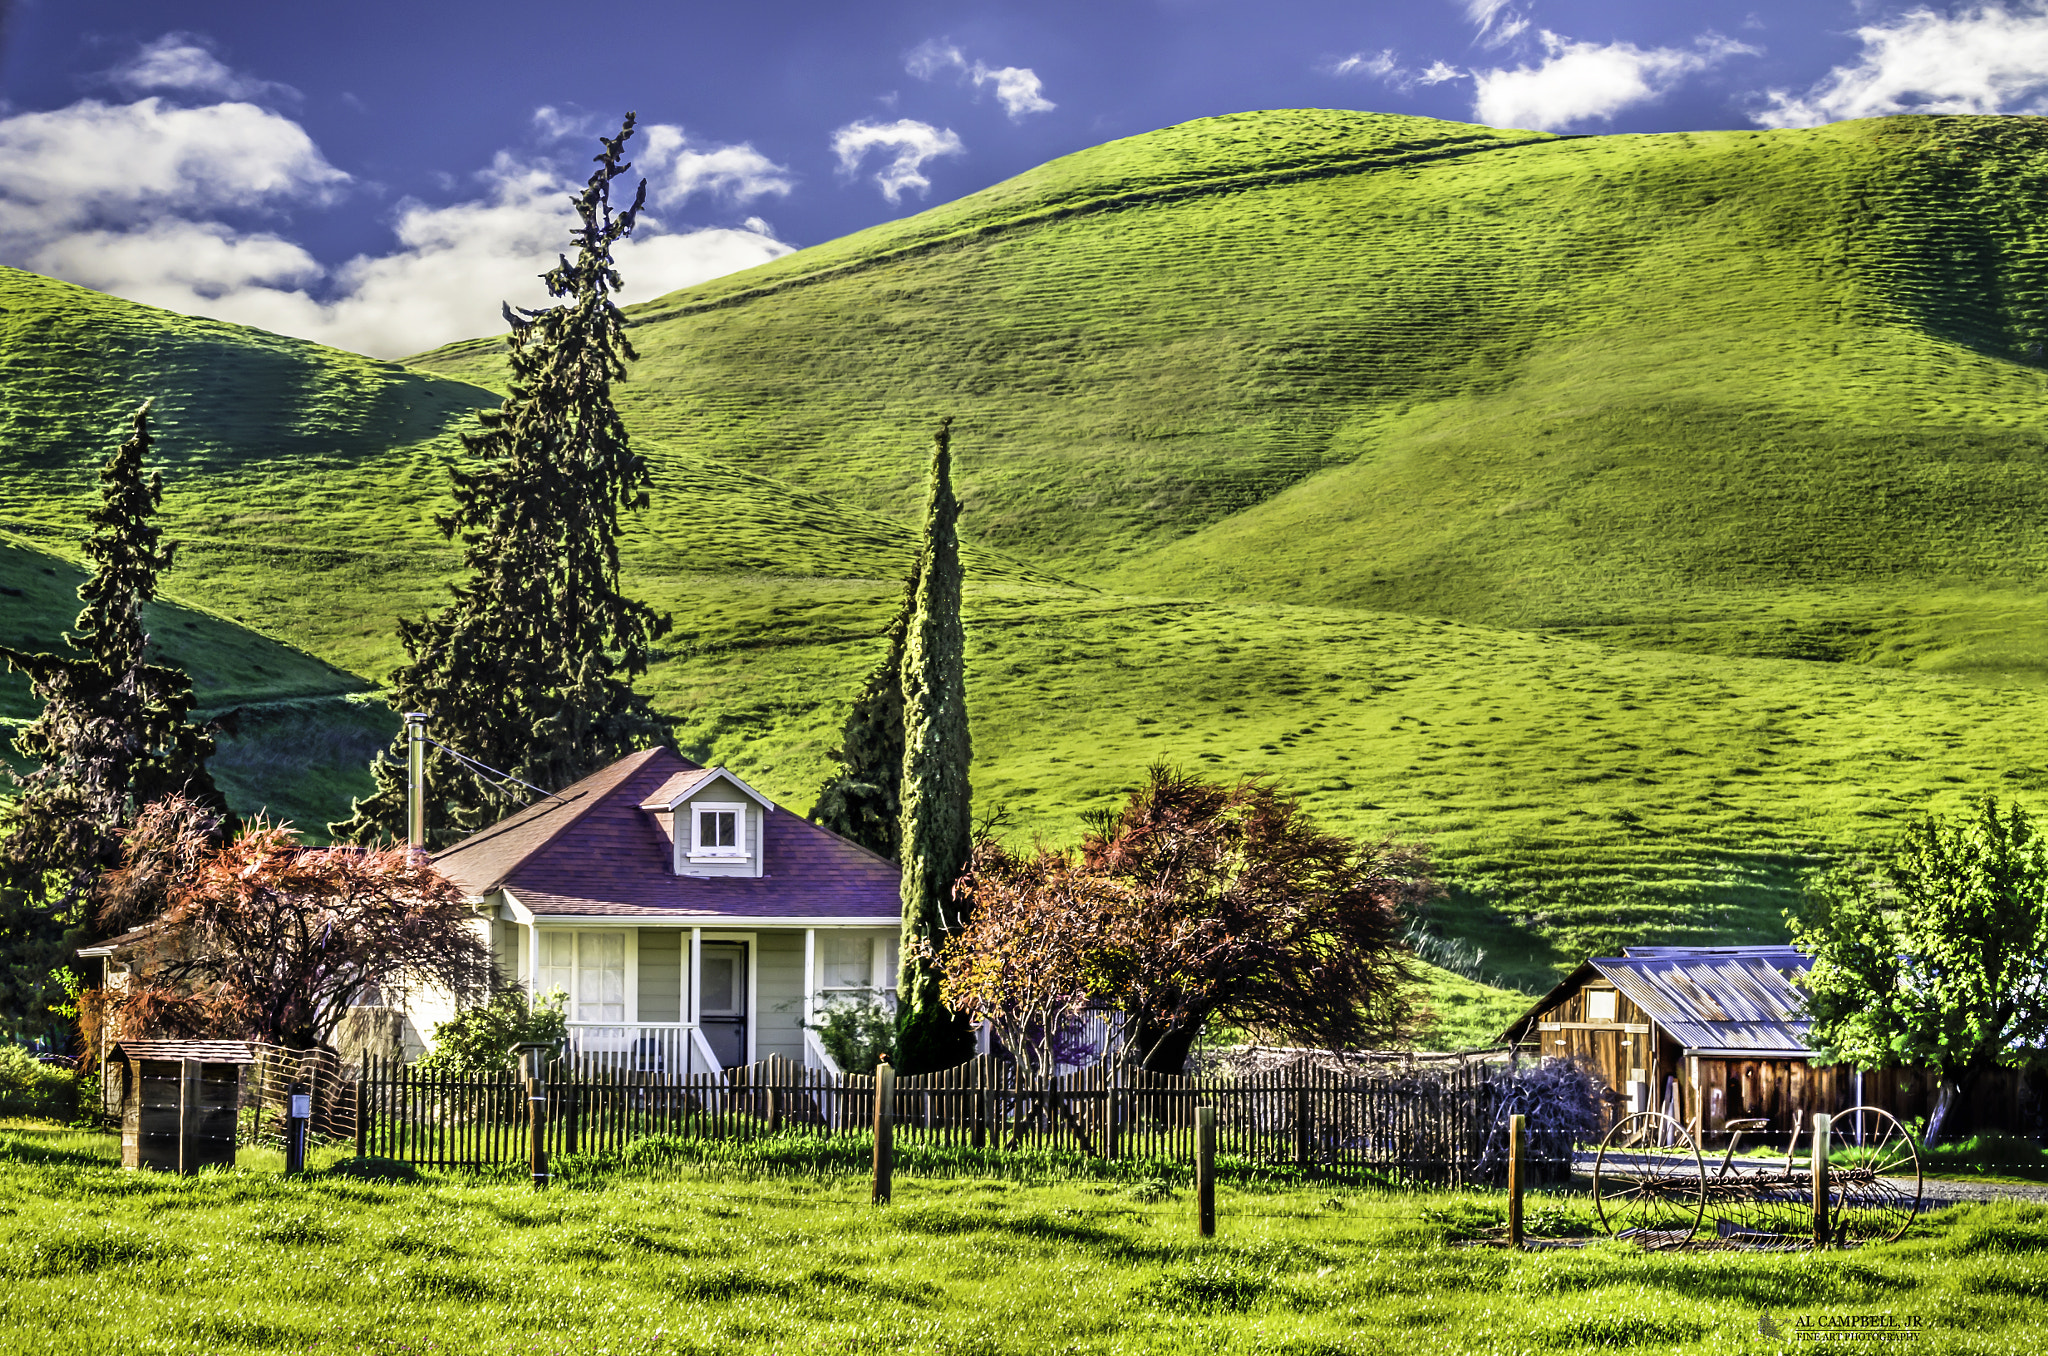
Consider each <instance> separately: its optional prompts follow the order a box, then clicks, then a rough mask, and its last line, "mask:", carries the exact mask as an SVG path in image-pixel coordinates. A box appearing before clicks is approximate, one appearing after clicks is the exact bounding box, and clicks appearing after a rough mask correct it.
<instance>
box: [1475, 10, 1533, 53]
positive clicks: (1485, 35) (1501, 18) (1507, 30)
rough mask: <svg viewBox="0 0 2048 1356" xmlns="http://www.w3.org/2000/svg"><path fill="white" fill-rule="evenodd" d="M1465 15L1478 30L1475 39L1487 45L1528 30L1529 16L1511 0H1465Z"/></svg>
mask: <svg viewBox="0 0 2048 1356" xmlns="http://www.w3.org/2000/svg"><path fill="white" fill-rule="evenodd" d="M1465 17H1466V18H1467V19H1470V20H1471V21H1472V24H1473V26H1474V27H1475V28H1477V29H1478V30H1479V31H1478V32H1477V33H1476V34H1475V35H1474V37H1475V40H1476V41H1478V42H1480V43H1482V44H1484V45H1485V46H1488V47H1499V46H1502V45H1503V44H1506V43H1509V42H1512V41H1514V40H1515V39H1516V38H1518V37H1520V36H1521V35H1522V34H1524V33H1526V32H1528V30H1529V18H1528V16H1527V15H1526V14H1523V13H1522V12H1521V11H1520V10H1518V9H1516V8H1515V7H1514V3H1513V0H1465Z"/></svg>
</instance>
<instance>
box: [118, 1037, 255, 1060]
mask: <svg viewBox="0 0 2048 1356" xmlns="http://www.w3.org/2000/svg"><path fill="white" fill-rule="evenodd" d="M107 1055H108V1058H110V1059H172V1060H179V1059H196V1060H199V1061H201V1062H202V1063H206V1064H254V1063H255V1062H256V1057H255V1055H253V1054H252V1053H250V1050H249V1042H247V1041H170V1040H165V1041H116V1042H114V1047H113V1048H112V1049H111V1050H109V1051H108V1052H107Z"/></svg>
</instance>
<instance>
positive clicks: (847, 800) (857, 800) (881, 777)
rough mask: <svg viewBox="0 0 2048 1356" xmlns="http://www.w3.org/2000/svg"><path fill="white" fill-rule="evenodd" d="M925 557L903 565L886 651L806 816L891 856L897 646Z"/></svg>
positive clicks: (899, 686)
mask: <svg viewBox="0 0 2048 1356" xmlns="http://www.w3.org/2000/svg"><path fill="white" fill-rule="evenodd" d="M924 559H925V558H924V556H923V554H922V553H920V554H919V555H918V557H917V559H916V560H915V561H913V562H912V564H911V566H910V578H909V579H907V580H905V581H904V584H903V601H902V604H901V605H900V606H899V607H898V608H897V609H896V620H895V621H893V622H891V623H890V624H889V650H888V653H887V654H886V655H884V656H883V659H882V662H881V663H880V664H878V665H876V666H875V669H874V671H873V672H872V673H870V674H868V676H867V678H866V680H865V681H863V682H862V683H861V687H860V691H859V693H857V694H856V695H855V696H854V699H853V709H852V710H850V711H848V712H847V713H846V724H845V726H844V728H843V729H842V730H841V731H840V736H839V747H838V748H836V749H834V750H832V754H831V757H832V761H834V762H836V763H838V764H839V771H838V772H836V773H834V774H833V775H831V776H830V777H827V778H826V779H825V783H824V785H822V786H820V787H819V788H818V803H817V804H816V805H814V806H812V807H811V820H812V822H813V823H817V824H822V825H824V826H825V827H826V828H828V829H830V830H832V832H834V833H836V834H839V835H840V836H841V837H844V838H851V839H852V840H853V841H854V842H856V843H859V844H860V845H861V846H862V847H864V848H866V849H868V850H869V851H870V852H876V853H880V854H881V855H882V856H884V857H887V858H888V859H889V860H890V861H892V862H893V861H896V860H897V854H898V853H899V852H900V851H901V849H902V845H903V651H904V646H905V644H906V642H907V640H908V638H909V634H910V622H911V618H912V615H913V614H914V613H915V612H916V610H917V588H918V582H919V581H920V580H921V579H922V578H923V577H924Z"/></svg>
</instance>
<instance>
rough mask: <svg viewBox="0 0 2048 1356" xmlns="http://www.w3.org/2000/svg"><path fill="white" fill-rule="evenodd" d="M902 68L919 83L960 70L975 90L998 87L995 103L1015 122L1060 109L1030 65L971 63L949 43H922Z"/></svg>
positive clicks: (936, 39)
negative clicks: (1029, 115) (984, 87)
mask: <svg viewBox="0 0 2048 1356" xmlns="http://www.w3.org/2000/svg"><path fill="white" fill-rule="evenodd" d="M903 69H904V70H906V71H908V72H909V73H910V74H912V75H914V76H916V77H917V78H918V79H920V80H934V79H937V78H938V77H939V76H941V75H943V74H945V73H946V72H948V71H958V72H959V73H960V76H961V78H962V79H964V80H967V81H970V82H972V83H973V85H974V87H975V88H976V89H980V88H981V87H982V86H984V85H994V86H995V87H996V101H997V102H998V103H1000V104H1002V106H1003V112H1005V113H1007V114H1009V115H1010V120H1011V121H1012V122H1015V121H1017V120H1018V119H1019V118H1022V117H1023V116H1024V115H1025V114H1026V113H1050V112H1052V110H1053V109H1055V108H1057V107H1059V105H1058V104H1055V103H1054V102H1053V101H1052V100H1050V99H1048V98H1046V97H1045V83H1044V82H1043V81H1041V80H1040V79H1039V78H1038V73H1037V72H1036V71H1034V70H1032V69H1031V68H1030V67H1029V66H989V65H987V64H985V63H983V62H980V61H974V62H970V61H968V59H967V54H966V53H965V52H963V51H961V50H960V49H959V48H958V47H956V46H954V45H953V44H952V43H950V42H945V41H942V40H941V39H938V38H932V39H930V40H929V41H926V42H922V43H919V44H918V45H917V46H916V47H915V48H913V49H912V50H911V52H910V55H908V56H906V57H905V58H904V59H903Z"/></svg>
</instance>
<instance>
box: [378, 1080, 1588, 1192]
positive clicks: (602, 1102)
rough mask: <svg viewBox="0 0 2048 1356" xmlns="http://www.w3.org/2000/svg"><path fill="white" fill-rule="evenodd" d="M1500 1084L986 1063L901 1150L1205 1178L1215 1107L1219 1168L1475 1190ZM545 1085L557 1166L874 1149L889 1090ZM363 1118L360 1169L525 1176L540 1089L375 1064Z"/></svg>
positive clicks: (863, 1085)
mask: <svg viewBox="0 0 2048 1356" xmlns="http://www.w3.org/2000/svg"><path fill="white" fill-rule="evenodd" d="M1499 1067H1500V1066H1499V1065H1498V1064H1497V1063H1489V1062H1484V1061H1469V1062H1465V1063H1462V1064H1452V1065H1448V1066H1436V1067H1425V1068H1417V1067H1414V1066H1413V1065H1409V1066H1406V1067H1404V1066H1402V1065H1399V1064H1390V1065H1387V1066H1381V1067H1375V1068H1369V1069H1366V1070H1363V1071H1337V1070H1327V1069H1315V1068H1305V1067H1303V1068H1292V1069H1283V1070H1276V1071H1272V1072H1266V1073H1250V1074H1240V1075H1238V1076H1236V1077H1233V1078H1230V1079H1228V1080H1218V1079H1203V1078H1186V1077H1174V1076H1169V1075H1162V1074H1155V1073H1150V1072H1147V1071H1145V1070H1143V1069H1136V1068H1128V1067H1122V1066H1115V1065H1100V1066H1097V1067H1095V1068H1090V1069H1084V1070H1081V1071H1080V1072H1078V1073H1072V1074H1067V1075H1063V1076H1060V1077H1056V1078H1052V1079H1035V1078H1032V1077H1031V1076H1029V1075H1028V1074H1026V1073H1023V1072H1022V1071H1020V1070H1019V1069H1018V1068H1017V1067H1016V1066H1015V1065H1012V1064H1008V1063H1005V1062H1003V1061H1001V1060H998V1059H995V1058H992V1057H990V1056H986V1055H984V1056H981V1057H979V1058H976V1059H974V1060H972V1061H970V1062H969V1063H967V1064H963V1065H961V1066H959V1067H958V1068H953V1069H947V1070H944V1071H942V1072H939V1073H934V1074H927V1075H921V1076H916V1077H902V1078H898V1079H897V1080H896V1093H895V1105H894V1107H893V1108H892V1112H893V1116H892V1119H893V1123H894V1134H895V1138H896V1140H897V1142H898V1143H899V1144H900V1143H906V1142H911V1143H915V1142H924V1143H929V1144H937V1145H957V1146H963V1147H971V1148H975V1149H989V1150H995V1151H998V1152H1000V1151H1006V1150H1064V1151H1070V1152H1076V1153H1079V1154H1084V1155H1088V1156H1090V1157H1097V1158H1105V1159H1121V1160H1155V1161H1157V1160H1166V1161H1172V1162H1177V1163H1189V1162H1192V1161H1193V1159H1194V1154H1195V1108H1196V1107H1197V1106H1212V1107H1214V1108H1216V1122H1217V1146H1216V1147H1217V1151H1218V1152H1219V1153H1221V1154H1224V1155H1235V1156H1236V1157H1238V1158H1239V1159H1241V1160H1243V1161H1245V1162H1248V1163H1252V1164H1259V1165H1270V1166H1276V1167H1277V1166H1289V1167H1294V1168H1299V1169H1306V1170H1313V1171H1322V1172H1330V1173H1335V1174H1340V1175H1344V1174H1370V1175H1373V1176H1377V1177H1381V1178H1385V1179H1388V1180H1408V1181H1418V1182H1458V1181H1463V1180H1465V1179H1466V1178H1467V1177H1468V1176H1469V1175H1470V1174H1471V1173H1472V1172H1473V1171H1474V1170H1475V1169H1476V1168H1478V1167H1479V1166H1480V1165H1481V1163H1482V1161H1483V1160H1485V1159H1487V1158H1488V1156H1489V1154H1488V1147H1489V1140H1492V1141H1494V1142H1495V1143H1496V1144H1497V1143H1498V1141H1499V1133H1500V1128H1499V1124H1498V1123H1499V1122H1502V1121H1503V1116H1502V1114H1501V1109H1500V1099H1499V1095H1498V1091H1497V1088H1496V1085H1495V1082H1494V1074H1495V1073H1496V1072H1497V1071H1498V1069H1499ZM542 1084H543V1088H544V1092H545V1096H546V1104H545V1107H544V1111H543V1115H544V1123H543V1131H542V1133H543V1141H544V1145H545V1147H546V1149H547V1152H548V1153H549V1155H550V1156H553V1155H559V1154H580V1155H605V1154H608V1153H612V1152H615V1151H617V1150H619V1149H622V1148H624V1147H625V1146H626V1145H628V1144H630V1143H632V1142H633V1141H635V1140H638V1139H642V1138H645V1137H648V1136H652V1135H678V1136H691V1137H698V1136H703V1137H747V1136H759V1135H772V1134H788V1133H815V1134H848V1133H852V1134H859V1133H862V1132H866V1131H869V1130H870V1129H871V1128H872V1126H873V1125H874V1121H875V1079H874V1078H873V1077H871V1076H863V1075H858V1074H845V1075H841V1074H830V1073H826V1072H824V1071H822V1070H817V1069H806V1068H804V1067H802V1066H800V1065H797V1064H794V1063H791V1062H789V1061H787V1060H783V1059H779V1058H771V1059H768V1060H766V1061H763V1062H761V1063H758V1064H753V1065H748V1066H745V1067H743V1068H736V1069H729V1070H726V1071H725V1072H724V1073H722V1074H714V1075H698V1076H695V1077H689V1078H680V1077H671V1076H666V1075H663V1074H656V1073H637V1074H636V1073H628V1072H620V1071H616V1070H604V1069H600V1068H598V1067H595V1066H594V1065H589V1064H579V1063H577V1062H574V1061H570V1060H558V1061H555V1062H552V1063H550V1064H549V1065H548V1066H547V1068H546V1070H545V1077H544V1078H543V1079H542ZM352 1100H353V1101H354V1102H355V1106H354V1107H352V1108H351V1109H352V1110H354V1111H356V1112H357V1114H356V1115H355V1116H354V1117H353V1120H354V1124H355V1125H356V1126H357V1136H356V1144H357V1150H358V1152H359V1153H365V1154H370V1155H375V1156H378V1157H384V1158H392V1159H400V1160H404V1161H406V1162H410V1163H414V1164H417V1165H419V1166H422V1167H437V1168H462V1167H483V1166H492V1165H500V1164H514V1163H519V1162H523V1161H524V1160H525V1159H526V1157H527V1154H528V1153H529V1150H530V1147H531V1138H530V1137H531V1122H530V1120H529V1116H530V1114H531V1113H530V1108H529V1103H528V1091H527V1087H526V1084H525V1082H524V1081H523V1080H522V1079H519V1078H516V1077H514V1076H513V1075H512V1074H511V1073H510V1072H508V1073H506V1074H505V1075H503V1076H500V1077H496V1078H485V1079H463V1080H455V1079H436V1078H430V1077H425V1076H422V1075H421V1074H420V1073H419V1072H418V1071H416V1070H414V1069H412V1068H408V1067H405V1066H402V1065H399V1064H397V1063H375V1062H369V1063H366V1064H365V1065H364V1066H363V1067H362V1068H361V1071H360V1076H359V1078H358V1079H357V1080H356V1085H355V1093H354V1097H353V1098H352ZM1552 1156H1556V1155H1552ZM1563 1156H1564V1159H1565V1161H1564V1162H1562V1163H1558V1164H1550V1165H1549V1167H1550V1168H1551V1169H1552V1170H1553V1171H1560V1170H1561V1171H1568V1170H1569V1146H1564V1147H1563ZM1540 1166H1541V1165H1539V1170H1540Z"/></svg>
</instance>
